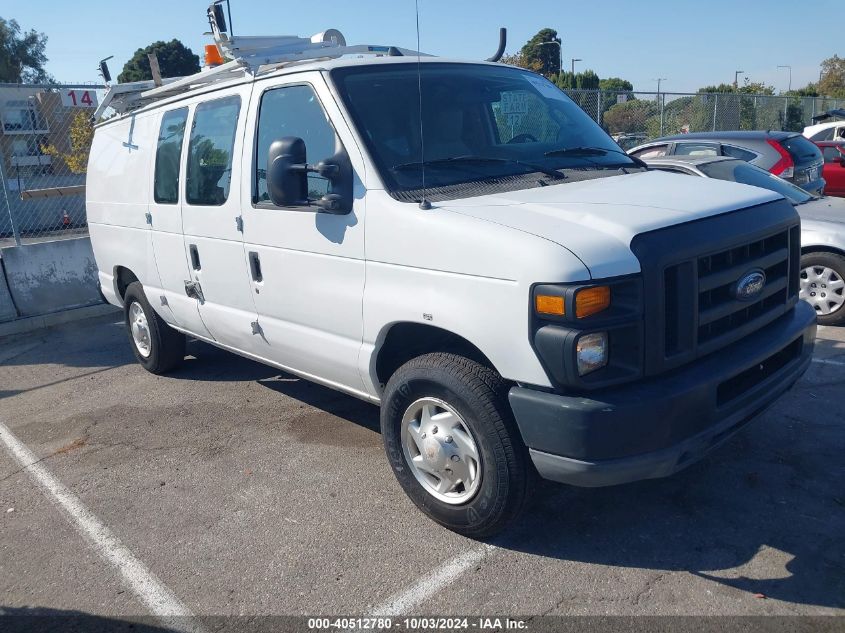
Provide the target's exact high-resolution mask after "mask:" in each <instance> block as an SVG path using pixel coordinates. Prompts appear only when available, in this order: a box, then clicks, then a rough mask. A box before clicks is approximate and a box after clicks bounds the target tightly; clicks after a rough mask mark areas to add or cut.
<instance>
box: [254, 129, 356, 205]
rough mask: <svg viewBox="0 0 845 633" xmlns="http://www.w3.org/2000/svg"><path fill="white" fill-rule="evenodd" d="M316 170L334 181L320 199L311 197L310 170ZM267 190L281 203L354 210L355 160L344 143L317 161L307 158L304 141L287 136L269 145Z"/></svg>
mask: <svg viewBox="0 0 845 633" xmlns="http://www.w3.org/2000/svg"><path fill="white" fill-rule="evenodd" d="M309 172H313V173H317V174H319V175H320V176H322V177H323V178H325V179H326V180H328V181H329V182H330V183H331V185H332V193H329V194H327V195H325V196H323V197H322V198H320V199H319V200H312V199H309V198H308V173H309ZM267 193H268V195H269V196H270V200H272V202H273V204H275V205H276V206H278V207H297V206H309V205H314V206H317V207H319V208H320V210H321V211H322V212H324V213H332V214H337V215H342V214H345V213H349V212H350V211H352V163H351V162H350V161H349V156H348V155H347V153H346V150H345V149H343V147H341V148H340V149H339V150H338V151H337V153H335V155H334V156H332V157H331V158H328V159H326V160H323V161H320V162H319V163H317V164H316V165H309V164H308V163H307V162H306V150H305V141H303V140H302V139H301V138H297V137H294V136H286V137H284V138H282V139H279V140H278V141H274V142H273V143H272V144H271V145H270V150H269V152H268V154H267Z"/></svg>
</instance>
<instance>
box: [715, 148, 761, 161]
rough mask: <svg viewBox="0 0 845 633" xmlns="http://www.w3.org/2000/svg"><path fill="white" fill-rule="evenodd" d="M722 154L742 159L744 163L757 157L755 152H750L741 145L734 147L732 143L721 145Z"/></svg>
mask: <svg viewBox="0 0 845 633" xmlns="http://www.w3.org/2000/svg"><path fill="white" fill-rule="evenodd" d="M722 154H724V155H725V156H730V157H731V158H738V159H739V160H744V161H745V162H746V163H750V162H751V161H752V160H754V159H755V158H757V154H755V153H754V152H751V151H749V150H747V149H742V148H741V147H736V146H734V145H722Z"/></svg>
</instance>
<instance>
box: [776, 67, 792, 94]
mask: <svg viewBox="0 0 845 633" xmlns="http://www.w3.org/2000/svg"><path fill="white" fill-rule="evenodd" d="M778 68H787V69H789V88H788V89H787V92H792V66H789V65H788V64H785V65H783V66H778Z"/></svg>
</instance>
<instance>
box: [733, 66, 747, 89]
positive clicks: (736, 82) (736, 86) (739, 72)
mask: <svg viewBox="0 0 845 633" xmlns="http://www.w3.org/2000/svg"><path fill="white" fill-rule="evenodd" d="M744 74H745V71H744V70H737V71H735V72H734V90H739V76H740V75H744Z"/></svg>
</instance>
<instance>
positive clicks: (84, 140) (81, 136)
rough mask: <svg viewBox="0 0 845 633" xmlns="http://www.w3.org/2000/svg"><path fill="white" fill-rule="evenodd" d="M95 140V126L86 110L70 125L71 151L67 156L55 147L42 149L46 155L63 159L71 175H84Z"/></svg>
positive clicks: (74, 118)
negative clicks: (92, 142) (92, 143)
mask: <svg viewBox="0 0 845 633" xmlns="http://www.w3.org/2000/svg"><path fill="white" fill-rule="evenodd" d="M92 140H94V126H93V125H92V124H91V116H90V114H89V113H88V112H87V111H86V110H80V111H79V112H77V113H76V114H75V115H74V117H73V121H71V124H70V151H69V152H68V153H67V154H65V153H63V152H61V151H59V150H58V149H57V148H56V146H55V145H48V146H46V147H44V148H42V151H43V152H44V153H45V154H49V155H50V156H55V157H57V158H61V159H62V160H63V161H64V163H65V165H67V167H68V169H69V170H70V171H71V173H74V174H84V173H85V172H86V171H87V170H88V154H89V153H91V141H92Z"/></svg>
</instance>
